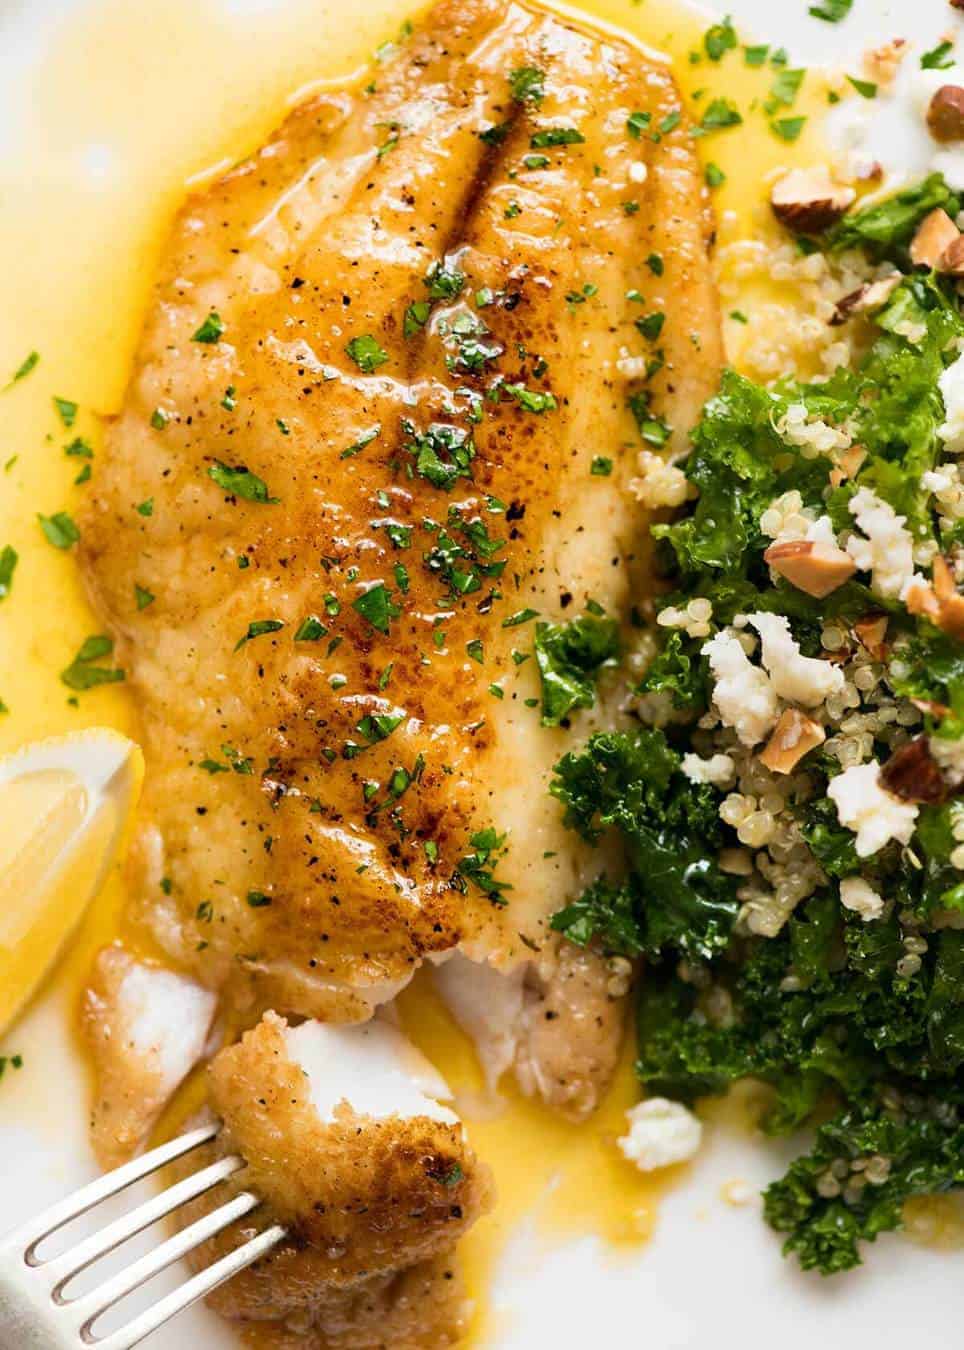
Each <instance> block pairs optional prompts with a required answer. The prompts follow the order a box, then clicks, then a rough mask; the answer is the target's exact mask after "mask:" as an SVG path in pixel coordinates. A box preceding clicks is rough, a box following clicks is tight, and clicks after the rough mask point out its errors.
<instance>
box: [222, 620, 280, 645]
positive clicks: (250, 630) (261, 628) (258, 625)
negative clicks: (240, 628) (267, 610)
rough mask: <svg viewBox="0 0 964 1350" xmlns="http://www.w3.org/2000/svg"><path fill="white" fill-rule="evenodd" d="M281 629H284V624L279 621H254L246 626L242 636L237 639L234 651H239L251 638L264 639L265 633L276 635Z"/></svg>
mask: <svg viewBox="0 0 964 1350" xmlns="http://www.w3.org/2000/svg"><path fill="white" fill-rule="evenodd" d="M282 628H284V623H283V622H282V621H281V619H255V620H254V621H253V622H252V623H249V624H248V627H247V629H246V630H245V633H244V636H243V637H239V638H238V640H237V642H236V643H235V644H234V650H235V651H240V649H241V648H242V647H243V646H244V645H245V643H246V642H250V641H251V639H252V638H258V637H264V635H265V634H266V633H277V632H279V631H280V630H281V629H282Z"/></svg>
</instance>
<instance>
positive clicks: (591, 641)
mask: <svg viewBox="0 0 964 1350" xmlns="http://www.w3.org/2000/svg"><path fill="white" fill-rule="evenodd" d="M535 648H536V661H537V663H538V666H539V674H540V676H541V677H542V725H543V726H544V727H555V726H558V725H559V723H560V722H561V721H562V720H563V718H564V717H566V716H567V715H568V714H569V713H570V712H572V710H573V708H591V707H592V705H593V703H594V702H595V698H596V676H597V674H598V672H599V670H600V669H601V667H602V666H604V665H605V664H606V662H607V661H611V660H613V659H614V658H615V657H616V656H618V654H619V627H618V625H617V623H616V622H615V620H614V619H606V618H601V617H599V616H598V615H595V614H583V615H581V617H580V618H578V619H573V620H571V622H569V623H538V624H536V638H535Z"/></svg>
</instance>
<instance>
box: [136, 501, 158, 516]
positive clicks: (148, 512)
mask: <svg viewBox="0 0 964 1350" xmlns="http://www.w3.org/2000/svg"><path fill="white" fill-rule="evenodd" d="M134 509H135V510H136V511H137V514H138V515H139V516H152V515H153V514H154V498H153V497H146V498H145V499H144V501H142V502H138V503H137V506H136V507H135V508H134Z"/></svg>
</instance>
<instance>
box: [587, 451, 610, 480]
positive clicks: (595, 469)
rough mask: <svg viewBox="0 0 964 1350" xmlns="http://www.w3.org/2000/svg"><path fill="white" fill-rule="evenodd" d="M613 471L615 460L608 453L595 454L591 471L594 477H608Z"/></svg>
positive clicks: (590, 467)
mask: <svg viewBox="0 0 964 1350" xmlns="http://www.w3.org/2000/svg"><path fill="white" fill-rule="evenodd" d="M612 471H613V462H612V460H611V459H609V458H607V456H606V455H593V458H592V464H590V466H589V472H590V473H591V474H592V476H593V477H594V478H608V477H609V475H610V474H611V473H612Z"/></svg>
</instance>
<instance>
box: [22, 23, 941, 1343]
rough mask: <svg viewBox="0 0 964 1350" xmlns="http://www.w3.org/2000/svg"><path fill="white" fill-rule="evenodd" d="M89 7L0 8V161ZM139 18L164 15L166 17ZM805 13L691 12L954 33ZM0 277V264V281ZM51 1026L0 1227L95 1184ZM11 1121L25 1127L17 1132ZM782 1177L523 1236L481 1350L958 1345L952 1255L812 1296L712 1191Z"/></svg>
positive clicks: (807, 56) (746, 1160) (729, 1156)
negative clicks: (549, 1246) (648, 1225)
mask: <svg viewBox="0 0 964 1350" xmlns="http://www.w3.org/2000/svg"><path fill="white" fill-rule="evenodd" d="M85 3H87V0H25V2H24V3H23V4H22V5H19V4H11V3H10V0H6V4H4V3H3V0H0V156H2V154H3V149H4V145H5V144H6V145H8V146H9V145H10V144H11V143H12V141H13V139H14V138H15V137H16V136H17V135H18V132H19V129H21V128H23V127H24V126H25V125H26V124H27V123H28V121H29V119H30V117H31V115H32V114H31V98H30V79H29V76H30V71H31V66H32V63H33V62H34V61H35V60H36V59H37V56H38V54H39V53H42V51H43V49H44V46H45V43H46V42H48V41H49V39H50V34H51V33H52V32H53V31H54V30H55V28H56V26H57V24H58V23H60V22H61V21H62V20H63V17H64V16H65V15H66V14H68V13H69V12H70V11H72V10H76V9H77V8H79V7H81V6H83V5H84V4H85ZM130 3H131V4H145V3H148V4H149V3H151V0H130ZM153 3H155V4H157V5H159V6H162V5H163V3H164V0H153ZM223 3H225V5H230V7H231V8H232V10H234V11H235V12H236V16H237V21H238V22H239V23H243V22H244V16H245V12H246V11H247V10H250V9H252V8H256V9H258V10H260V11H261V16H262V18H263V13H264V11H265V10H266V9H268V10H271V9H276V10H277V11H278V13H279V21H281V15H282V13H283V9H284V0H223ZM807 4H808V0H715V3H713V4H712V5H706V6H704V8H706V9H707V10H708V11H710V12H715V13H716V14H717V15H719V14H722V13H727V12H728V13H731V14H732V15H733V16H734V19H735V21H736V22H737V23H738V24H739V26H740V28H741V31H742V32H744V33H746V34H750V33H754V34H756V35H758V36H759V37H760V38H761V39H767V40H771V41H774V42H779V43H781V44H783V45H786V46H787V47H789V49H790V51H791V53H792V56H793V59H794V60H795V61H798V62H815V63H816V62H820V61H829V62H832V63H833V64H841V65H842V64H844V63H845V62H846V61H847V59H848V57H849V58H850V61H851V63H853V62H854V61H855V59H856V56H857V54H858V53H859V52H860V51H862V50H863V49H864V47H866V46H867V44H868V42H869V41H870V40H872V39H873V40H877V41H881V40H884V39H888V38H891V37H894V36H904V37H907V38H909V39H911V40H912V41H913V42H914V44H915V48H917V49H918V50H924V49H926V47H927V46H930V45H933V43H934V41H935V40H936V38H937V37H938V36H939V34H940V33H941V32H943V31H944V30H945V29H946V28H947V27H948V26H949V25H950V24H953V23H954V22H956V21H955V20H954V18H953V15H952V11H951V10H950V9H949V6H948V3H947V0H856V2H855V4H854V8H853V12H852V15H851V17H850V19H848V20H847V21H846V22H845V23H843V24H841V25H839V26H838V27H834V28H830V27H828V26H827V25H825V24H821V23H817V22H815V21H814V20H813V19H811V18H809V17H808V15H807ZM916 64H917V62H916V59H915V60H914V65H915V66H916ZM850 68H851V69H854V68H856V67H855V65H854V64H851V66H850ZM909 106H910V103H909V95H908V97H907V98H906V99H905V98H904V97H901V98H899V99H897V100H895V101H894V102H893V103H892V104H890V105H889V106H888V107H887V108H883V105H881V108H882V110H881V109H873V105H871V108H872V110H873V115H874V117H875V119H876V118H877V117H878V113H880V118H879V126H878V128H877V130H876V131H875V130H874V128H871V138H872V142H871V143H872V144H873V145H874V148H875V152H876V153H880V154H881V157H886V162H887V163H888V166H889V167H893V168H894V169H898V170H899V169H901V168H902V167H903V169H904V170H905V171H906V172H907V173H908V174H912V173H914V172H916V171H918V170H919V169H920V168H921V167H922V163H923V161H922V155H923V150H924V144H923V142H922V140H921V138H920V137H919V136H918V135H916V134H915V133H914V130H913V126H912V122H911V118H910V115H909V112H908V109H909ZM2 209H3V202H2V199H0V210H2ZM5 262H6V263H7V264H8V263H9V260H0V273H2V267H3V266H4V265H5ZM0 290H2V285H0ZM0 303H2V297H0ZM65 1025H66V1010H65V1009H64V1008H63V1007H62V1006H60V1005H59V1003H58V1001H57V999H56V998H53V999H48V1000H47V1001H46V1002H42V1003H41V1004H40V1005H39V1006H38V1007H36V1008H35V1009H34V1010H33V1011H32V1013H31V1014H30V1015H29V1016H28V1018H27V1019H26V1020H25V1021H24V1022H23V1023H22V1024H21V1025H20V1026H19V1027H18V1028H17V1034H16V1047H15V1048H16V1049H17V1050H19V1051H20V1052H22V1053H23V1055H24V1057H25V1068H24V1069H23V1070H22V1071H21V1073H20V1074H18V1075H16V1078H15V1080H14V1079H13V1078H10V1079H8V1080H7V1081H5V1082H4V1084H3V1088H2V1092H0V1178H2V1182H3V1185H2V1191H0V1196H2V1200H0V1228H6V1227H7V1225H8V1223H14V1222H16V1221H17V1220H18V1219H20V1218H22V1217H24V1216H25V1215H27V1214H29V1213H31V1212H34V1211H36V1209H37V1208H39V1207H40V1206H41V1205H43V1204H44V1203H47V1202H48V1201H51V1200H53V1199H54V1198H57V1197H59V1196H61V1195H62V1194H63V1193H64V1191H65V1190H66V1189H68V1188H69V1187H71V1186H73V1185H76V1184H77V1183H79V1182H81V1181H83V1180H84V1179H86V1178H87V1177H89V1176H90V1175H91V1174H92V1170H93V1167H92V1162H91V1159H90V1155H89V1152H88V1148H87V1143H86V1139H85V1115H86V1105H87V1103H86V1085H85V1082H84V1080H83V1078H82V1075H81V1072H80V1070H79V1068H78V1065H77V1064H76V1062H74V1060H73V1058H72V1057H71V1055H70V1053H69V1050H68V1046H67V1041H66V1035H65ZM0 1051H2V1047H0ZM24 1120H29V1121H30V1122H31V1125H30V1128H29V1129H27V1128H25V1127H24V1125H23V1123H22V1122H23V1121H24ZM787 1156H789V1155H787ZM781 1163H782V1157H781V1153H780V1150H779V1149H778V1148H775V1147H768V1146H762V1147H757V1146H755V1145H753V1144H752V1143H751V1142H750V1141H748V1140H746V1139H741V1138H738V1137H731V1136H728V1135H726V1134H725V1133H723V1132H720V1131H714V1130H712V1129H711V1130H709V1131H708V1132H707V1139H706V1143H705V1147H704V1149H703V1152H702V1155H701V1157H700V1159H699V1160H698V1162H697V1164H696V1166H695V1167H694V1169H693V1171H692V1174H691V1176H690V1177H689V1179H688V1181H687V1182H686V1184H684V1185H682V1186H681V1187H679V1188H678V1189H677V1190H676V1191H675V1192H674V1193H673V1194H671V1195H670V1196H669V1197H668V1198H667V1199H666V1200H665V1202H664V1204H663V1206H662V1210H661V1214H660V1219H659V1224H658V1228H657V1232H656V1235H655V1237H654V1239H653V1241H652V1242H651V1243H650V1244H649V1245H648V1246H646V1247H645V1248H643V1249H642V1250H641V1251H640V1252H639V1254H638V1256H636V1257H634V1258H633V1259H632V1260H628V1259H623V1258H617V1257H616V1256H614V1255H613V1254H612V1253H610V1252H608V1251H606V1250H604V1249H603V1248H602V1247H601V1246H600V1245H599V1244H598V1243H597V1242H596V1241H595V1240H588V1239H587V1240H585V1241H581V1242H576V1243H572V1244H571V1245H569V1246H567V1247H564V1248H562V1249H561V1250H556V1251H555V1252H553V1253H552V1254H551V1256H548V1257H547V1256H546V1254H545V1252H544V1251H543V1250H542V1249H541V1248H540V1247H539V1245H538V1244H536V1243H535V1242H534V1241H533V1240H532V1238H531V1235H527V1234H526V1232H524V1231H523V1232H520V1233H519V1234H518V1235H517V1237H516V1238H515V1240H514V1241H513V1243H512V1244H511V1245H510V1248H509V1250H508V1251H507V1252H506V1255H505V1259H504V1261H503V1266H502V1269H501V1272H500V1275H499V1279H498V1281H497V1287H496V1290H495V1292H494V1299H495V1302H496V1305H497V1308H498V1310H499V1316H498V1317H497V1318H496V1319H495V1322H496V1324H497V1326H498V1331H497V1333H496V1339H495V1340H494V1341H493V1342H492V1343H491V1350H496V1347H498V1350H533V1347H537V1346H538V1347H542V1346H554V1347H560V1348H561V1350H568V1347H576V1346H585V1345H587V1344H595V1345H599V1346H608V1345H613V1346H623V1345H645V1346H650V1347H653V1350H683V1348H684V1347H685V1348H686V1350H689V1347H696V1346H700V1347H703V1346H706V1347H722V1348H724V1350H729V1348H730V1347H734V1350H735V1347H741V1350H771V1348H772V1347H779V1350H812V1347H814V1346H815V1345H816V1346H821V1345H823V1346H827V1347H832V1348H834V1350H836V1348H837V1347H840V1348H843V1347H846V1350H890V1347H894V1350H896V1348H897V1347H898V1346H899V1347H901V1348H902V1350H903V1347H905V1346H907V1345H912V1346H914V1347H917V1348H918V1350H930V1348H931V1347H934V1348H935V1350H936V1347H938V1346H940V1347H944V1346H951V1345H954V1344H955V1343H957V1342H958V1341H959V1340H960V1336H961V1332H960V1329H959V1328H960V1324H961V1322H962V1320H964V1283H962V1279H961V1256H960V1255H959V1254H954V1253H953V1252H944V1253H940V1252H934V1251H929V1250H924V1249H921V1248H918V1247H915V1246H912V1245H911V1244H910V1243H909V1242H907V1241H905V1240H902V1239H896V1238H885V1239H883V1240H881V1241H880V1242H879V1243H878V1244H877V1250H875V1251H872V1252H871V1253H870V1259H869V1261H868V1264H867V1265H866V1266H865V1267H864V1269H863V1270H861V1271H858V1272H856V1273H854V1274H853V1275H852V1276H850V1277H847V1278H844V1279H842V1280H835V1281H829V1282H823V1281H821V1280H820V1279H819V1278H811V1277H804V1276H802V1275H801V1274H800V1273H799V1272H798V1271H797V1270H796V1269H795V1268H794V1267H792V1266H791V1265H789V1264H788V1263H785V1262H784V1261H782V1259H781V1257H780V1254H779V1247H778V1243H777V1242H776V1241H775V1240H774V1237H773V1235H772V1234H771V1233H770V1232H769V1230H768V1229H767V1228H766V1227H765V1225H764V1224H763V1223H762V1220H761V1218H760V1214H759V1202H758V1200H757V1199H756V1198H754V1199H753V1201H752V1202H751V1203H749V1204H747V1205H746V1206H744V1207H738V1208H737V1207H733V1206H731V1205H728V1204H726V1203H725V1202H724V1201H723V1199H722V1198H721V1194H720V1192H721V1187H722V1186H723V1184H724V1183H725V1182H727V1181H730V1180H732V1179H733V1178H735V1177H739V1178H741V1179H743V1180H744V1181H746V1182H747V1183H749V1185H750V1186H751V1187H753V1188H754V1191H755V1190H756V1189H758V1188H759V1186H760V1185H762V1184H765V1182H766V1181H767V1180H768V1179H769V1178H770V1177H772V1176H773V1175H775V1174H776V1173H777V1172H778V1171H779V1170H780V1168H781ZM172 1278H173V1277H172ZM170 1283H171V1281H169V1282H168V1285H169V1284H170ZM150 1343H151V1345H152V1346H153V1347H156V1350H185V1347H189V1348H190V1350H222V1348H223V1350H229V1348H233V1347H236V1345H237V1342H236V1340H235V1338H234V1337H233V1336H232V1335H230V1334H228V1333H226V1332H225V1330H224V1329H223V1328H222V1326H221V1325H220V1324H219V1322H218V1320H217V1319H216V1318H214V1317H213V1316H209V1315H208V1314H206V1313H205V1312H203V1311H200V1310H194V1311H192V1312H191V1313H189V1314H187V1315H186V1316H184V1317H183V1318H182V1319H180V1321H179V1322H178V1323H177V1324H176V1325H175V1326H172V1327H170V1328H168V1329H167V1330H165V1331H163V1332H161V1333H159V1334H158V1335H156V1336H155V1337H154V1338H153V1339H152V1341H151V1342H150ZM5 1350H7V1348H6V1347H5ZM9 1350H16V1348H15V1347H9Z"/></svg>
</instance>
